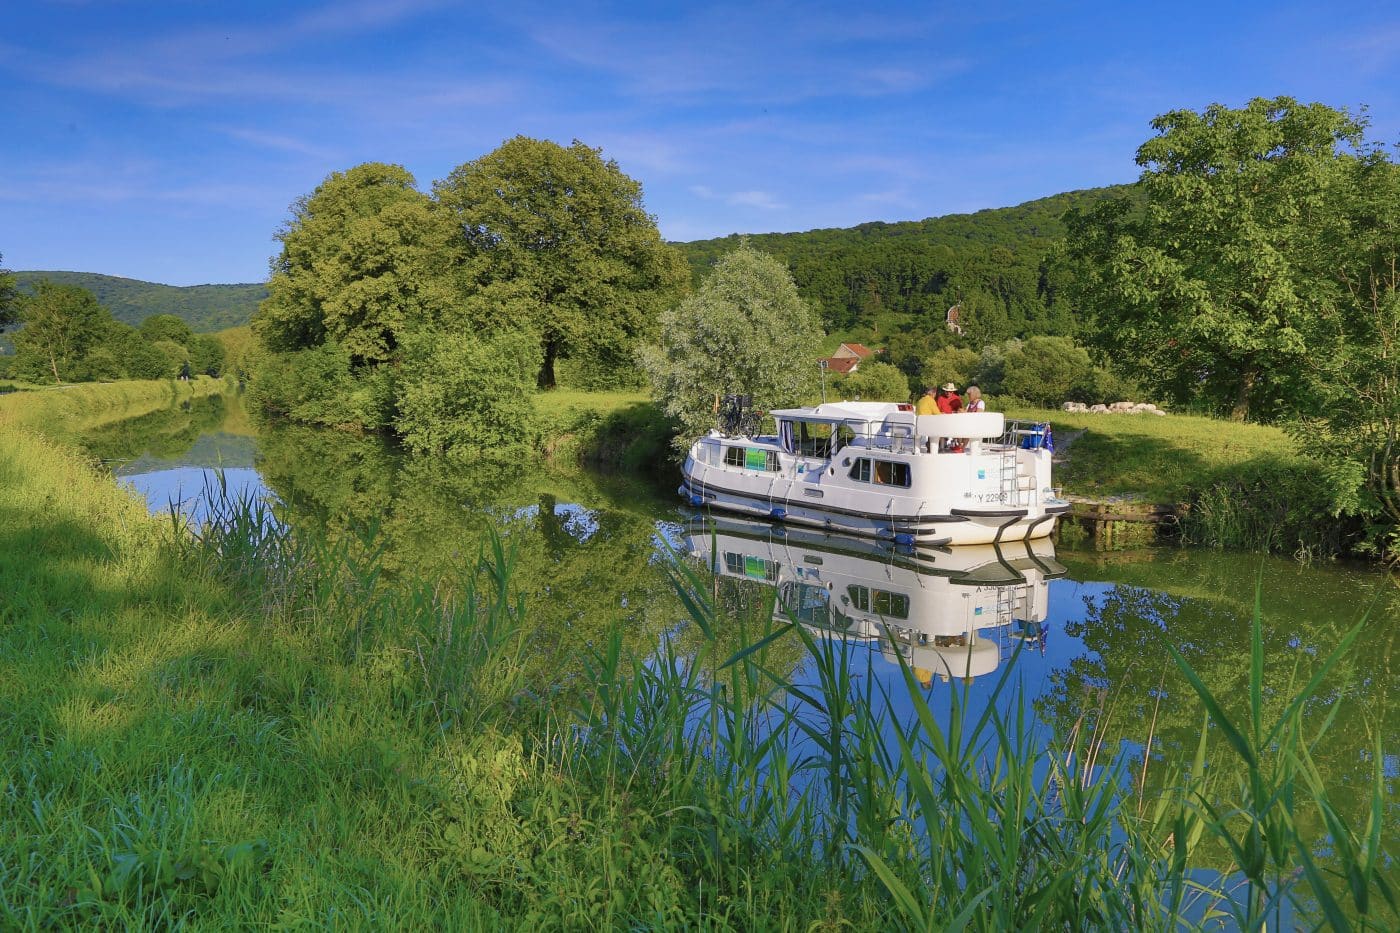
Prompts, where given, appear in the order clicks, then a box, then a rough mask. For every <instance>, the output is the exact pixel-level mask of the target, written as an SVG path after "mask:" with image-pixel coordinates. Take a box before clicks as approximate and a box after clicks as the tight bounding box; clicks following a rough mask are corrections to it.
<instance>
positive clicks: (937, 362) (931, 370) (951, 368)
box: [918, 347, 986, 390]
mask: <svg viewBox="0 0 1400 933" xmlns="http://www.w3.org/2000/svg"><path fill="white" fill-rule="evenodd" d="M980 362H981V355H979V354H978V353H977V351H976V350H972V349H969V348H967V347H944V348H943V349H941V350H939V351H937V352H936V353H934V354H933V355H932V356H930V357H928V358H927V359H926V360H925V361H924V367H923V370H922V371H921V373H920V380H921V381H922V383H923V384H922V385H921V386H919V387H918V388H919V389H920V390H922V389H926V388H928V387H929V386H941V385H943V383H945V382H952V383H954V384H956V385H957V386H959V387H961V386H966V385H971V384H972V383H973V382H976V381H977V379H978V378H979V377H980V372H979V370H980V368H981V367H980V366H979V364H980ZM978 385H979V386H981V387H982V388H984V389H985V388H986V386H985V385H984V384H982V383H978Z"/></svg>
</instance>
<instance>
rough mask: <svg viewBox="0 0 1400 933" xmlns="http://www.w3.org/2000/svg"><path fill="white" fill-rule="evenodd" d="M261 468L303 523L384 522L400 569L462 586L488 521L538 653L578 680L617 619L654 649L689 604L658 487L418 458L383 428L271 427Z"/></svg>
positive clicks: (383, 540) (339, 527)
mask: <svg viewBox="0 0 1400 933" xmlns="http://www.w3.org/2000/svg"><path fill="white" fill-rule="evenodd" d="M261 452H262V459H261V461H260V462H259V464H258V466H259V469H260V471H261V473H262V475H263V477H264V479H265V481H266V482H267V484H268V485H269V487H270V488H271V489H272V490H273V491H274V492H276V493H277V495H278V496H279V497H280V498H281V499H282V501H283V502H284V503H285V504H286V506H287V516H288V520H289V521H291V523H292V524H293V525H294V526H298V527H300V528H302V529H304V530H306V531H309V532H314V533H317V534H324V535H327V536H329V537H332V538H334V537H338V536H342V535H346V534H357V535H362V534H363V533H364V530H365V529H368V528H374V529H375V534H377V535H378V539H379V540H378V543H379V544H381V545H382V546H383V548H384V552H383V558H382V560H383V566H384V568H385V570H386V571H387V572H388V573H389V574H390V575H391V577H392V578H393V579H394V580H397V581H400V582H404V581H426V582H428V583H430V584H432V585H434V586H435V587H436V588H437V589H438V591H439V592H440V593H444V594H452V593H453V592H460V591H461V589H462V588H463V586H462V585H463V583H464V581H465V578H466V576H467V575H469V574H471V573H472V572H473V569H474V567H475V565H476V561H477V559H478V557H479V556H480V554H481V549H482V547H483V542H484V541H485V540H486V538H487V535H488V533H489V529H493V528H494V529H495V530H496V531H497V532H498V533H499V534H500V535H501V539H502V541H503V543H504V544H505V545H506V547H507V548H508V549H509V550H510V551H511V552H512V553H513V554H514V560H515V565H514V569H515V572H514V575H513V577H512V581H511V582H512V585H513V587H514V588H515V589H516V592H517V593H518V594H519V595H520V596H522V597H523V598H524V600H525V604H526V607H527V619H528V624H529V626H530V632H529V633H528V635H527V637H528V638H529V639H530V642H531V647H530V656H531V663H532V664H533V665H534V666H535V667H536V668H537V670H538V674H539V676H540V677H542V678H557V679H560V680H563V679H567V678H568V677H569V676H570V675H571V674H574V673H577V672H578V671H579V670H580V669H581V667H582V663H581V662H582V659H583V658H584V657H585V656H586V655H587V654H588V652H589V651H591V650H593V649H595V648H601V646H602V643H603V640H604V638H605V636H606V633H607V632H608V631H609V629H610V627H611V626H614V625H619V624H620V626H621V631H622V633H623V639H624V644H625V646H626V647H627V648H629V649H631V650H633V651H635V652H636V653H637V654H638V655H641V656H646V655H649V654H650V653H651V652H652V651H654V650H655V648H656V646H657V645H658V644H659V642H660V639H661V636H662V633H663V632H666V631H667V630H669V629H670V628H673V627H674V626H675V625H676V621H677V619H678V617H679V607H678V604H677V601H676V600H675V597H674V593H673V590H672V588H671V585H670V583H669V581H668V580H667V579H666V577H665V575H664V574H663V573H661V572H660V568H659V567H658V565H657V561H658V558H657V554H656V548H657V543H656V536H657V522H658V520H659V519H661V518H663V517H664V516H665V515H666V512H667V510H666V506H665V505H664V504H662V503H660V502H659V501H658V500H657V499H656V497H655V494H654V493H653V492H652V491H651V490H650V489H649V488H647V487H644V486H632V485H630V484H623V485H614V484H610V483H608V482H607V481H606V480H605V479H603V478H599V477H593V476H590V475H588V474H585V473H581V472H572V471H561V470H549V471H546V470H543V469H540V468H538V467H537V466H535V465H533V464H520V465H510V466H497V465H487V464H479V465H473V466H462V465H452V464H446V463H443V462H440V461H437V460H434V459H431V458H406V457H403V456H402V455H401V454H400V453H399V452H398V451H397V450H396V449H395V448H393V447H392V446H390V445H388V444H386V443H385V442H383V441H382V440H381V439H378V438H373V437H363V436H356V435H346V434H337V433H333V432H326V431H316V430H312V429H300V428H287V429H276V430H270V431H268V432H267V433H265V434H264V436H263V440H262V445H261Z"/></svg>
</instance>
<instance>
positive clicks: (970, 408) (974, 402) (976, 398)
mask: <svg viewBox="0 0 1400 933" xmlns="http://www.w3.org/2000/svg"><path fill="white" fill-rule="evenodd" d="M986 410H987V403H986V402H984V401H982V390H981V389H979V388H977V386H968V387H967V404H966V405H964V406H963V411H966V412H979V411H986Z"/></svg>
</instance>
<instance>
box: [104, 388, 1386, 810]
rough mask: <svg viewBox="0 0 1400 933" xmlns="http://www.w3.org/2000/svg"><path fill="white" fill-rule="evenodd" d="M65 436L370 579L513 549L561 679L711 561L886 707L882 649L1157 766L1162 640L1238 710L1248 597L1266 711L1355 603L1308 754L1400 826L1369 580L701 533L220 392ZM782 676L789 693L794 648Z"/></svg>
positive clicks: (660, 515) (137, 474)
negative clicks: (1150, 736) (349, 554)
mask: <svg viewBox="0 0 1400 933" xmlns="http://www.w3.org/2000/svg"><path fill="white" fill-rule="evenodd" d="M87 444H88V446H89V449H90V450H91V451H92V452H93V453H94V454H95V455H96V456H98V457H100V458H102V459H104V460H105V461H107V462H108V463H110V464H111V466H112V469H113V472H114V473H115V474H116V475H117V477H119V479H120V480H121V481H122V482H124V483H127V484H129V485H130V486H132V487H133V488H134V489H136V490H137V491H138V492H140V493H141V494H142V495H144V496H145V497H146V499H147V501H148V502H149V503H150V507H151V509H152V510H153V511H164V510H166V509H168V508H170V507H172V506H174V507H177V508H180V509H182V510H183V511H186V512H187V513H192V514H195V515H196V516H198V515H200V514H201V504H200V496H201V492H202V490H203V489H204V488H205V485H206V484H207V483H209V482H211V481H212V480H213V476H214V469H215V468H218V469H221V470H222V473H223V477H224V481H225V482H226V483H227V485H228V486H229V488H231V489H232V490H234V491H235V492H247V493H251V494H256V495H263V496H268V497H275V499H276V500H277V501H279V502H280V503H281V504H282V505H283V507H284V512H283V514H284V517H285V520H287V521H289V522H291V523H292V524H293V525H294V526H301V527H306V528H311V529H316V530H320V531H325V532H327V533H331V534H338V533H344V532H345V531H347V530H349V529H353V528H364V527H370V526H373V527H374V528H375V529H376V531H377V533H378V534H379V535H380V536H382V537H381V540H382V541H383V542H385V544H386V549H385V554H384V562H385V566H386V569H387V570H389V571H390V572H391V573H394V574H399V575H402V576H404V577H413V578H419V579H423V578H427V579H439V578H450V577H451V576H453V575H455V574H461V573H462V572H463V571H464V568H467V567H470V566H471V565H472V564H473V563H474V561H475V559H476V557H477V555H478V554H479V553H480V551H479V548H480V546H481V542H482V540H483V537H484V535H485V533H486V530H487V528H488V527H494V528H496V529H498V530H499V531H500V533H501V535H502V537H503V539H504V540H505V542H506V543H507V544H509V545H511V546H513V547H514V548H515V553H516V576H515V582H516V583H517V584H518V585H519V587H520V589H521V591H522V592H523V595H524V596H525V599H526V602H527V605H528V607H529V611H530V614H531V618H532V619H533V620H535V621H536V622H539V621H541V620H543V621H544V622H545V623H546V625H547V627H548V630H549V631H550V632H551V633H552V634H553V638H552V639H551V640H550V644H549V645H547V646H542V649H541V650H545V651H549V652H553V653H554V655H555V657H554V658H553V663H552V664H551V665H549V667H550V669H551V670H553V671H554V672H555V675H556V676H559V677H566V676H568V675H569V672H570V671H571V670H574V669H575V666H574V665H575V661H576V659H577V658H578V657H579V656H580V655H581V654H583V653H584V651H585V649H587V648H588V647H590V646H593V645H597V644H599V643H600V642H601V639H602V638H603V637H604V633H605V632H607V631H608V630H609V629H610V627H611V626H613V625H614V624H615V623H617V622H619V621H621V622H623V623H624V625H625V629H624V631H625V633H626V634H625V642H626V643H627V646H628V647H630V648H632V649H633V650H636V651H639V652H649V651H652V650H654V649H655V646H656V645H657V644H658V642H659V640H660V639H661V638H663V637H665V636H666V635H668V634H672V633H674V632H676V631H677V629H678V626H679V624H680V622H681V620H682V619H683V618H684V612H683V610H682V609H681V607H680V606H679V604H678V602H677V601H676V599H675V598H674V596H673V592H672V586H671V583H670V582H669V580H668V578H667V576H666V574H665V572H664V570H663V566H664V562H665V561H666V560H668V559H669V556H668V552H676V553H680V554H682V555H686V556H687V557H688V558H689V559H691V560H692V561H693V562H694V563H695V565H696V566H697V567H704V566H709V567H711V568H712V569H713V570H714V571H715V582H714V584H713V586H714V589H715V592H716V594H718V595H719V596H720V597H721V598H722V599H723V600H725V601H726V602H727V603H729V604H731V605H735V606H742V605H749V606H751V607H753V606H758V607H766V606H768V605H769V604H770V602H771V597H772V594H773V593H774V592H776V593H777V594H778V595H779V597H780V601H781V604H782V605H783V606H785V607H787V609H788V610H789V611H791V612H792V613H794V614H795V615H796V616H797V617H798V619H799V621H801V622H802V623H803V624H805V625H808V626H809V627H810V628H811V629H812V630H813V631H814V632H817V633H819V634H822V635H823V636H839V637H844V638H847V639H854V640H857V641H858V642H860V643H862V644H864V645H866V646H868V648H869V652H868V663H864V664H862V665H858V676H861V677H872V678H876V679H878V680H879V681H880V682H881V683H882V684H883V685H885V686H886V687H888V688H890V689H889V691H888V692H889V695H890V696H893V697H896V698H897V697H900V696H902V695H904V691H903V688H902V685H901V683H902V681H901V674H900V670H899V666H898V664H897V661H896V660H895V656H894V652H895V651H896V650H899V651H901V652H902V653H904V654H905V656H906V657H907V658H908V659H909V661H910V664H911V666H912V667H913V668H914V669H915V671H916V673H917V674H918V676H919V678H920V680H921V681H922V682H923V683H924V686H925V689H926V690H927V691H929V692H930V696H931V698H932V699H933V700H934V702H935V704H936V705H937V706H938V707H939V708H941V709H944V710H946V709H947V706H948V700H949V699H950V698H949V696H948V692H949V691H950V690H951V689H959V690H965V691H966V695H967V700H968V704H969V705H970V706H971V707H972V708H973V710H974V711H976V710H977V709H980V708H981V707H982V706H984V705H985V704H986V703H987V702H989V698H990V696H991V691H992V688H993V687H994V686H995V684H996V682H997V680H998V677H999V674H1001V673H1002V672H1004V671H1006V670H1007V669H1008V668H1010V670H1011V674H1012V676H1013V678H1014V680H1015V682H1016V683H1017V684H1019V685H1020V687H1021V688H1022V690H1023V691H1024V693H1025V694H1026V696H1028V697H1029V698H1030V699H1031V700H1032V701H1033V702H1034V705H1035V709H1036V711H1037V714H1038V719H1039V722H1040V725H1039V728H1040V729H1041V730H1042V732H1043V734H1046V735H1048V734H1049V731H1050V730H1051V728H1053V726H1054V725H1055V724H1056V723H1059V724H1067V723H1072V722H1075V721H1076V720H1078V719H1079V718H1080V717H1084V718H1085V721H1086V723H1089V724H1097V728H1099V729H1100V730H1101V731H1102V733H1103V735H1104V737H1105V747H1106V749H1108V750H1110V751H1111V750H1113V749H1115V748H1122V749H1124V750H1125V751H1126V752H1127V753H1128V754H1129V755H1130V756H1140V755H1141V754H1142V746H1143V744H1144V742H1145V740H1146V738H1147V724H1148V723H1149V722H1150V721H1155V724H1156V725H1155V730H1154V735H1155V739H1154V742H1153V746H1152V749H1151V754H1152V755H1153V757H1154V759H1158V760H1160V759H1164V758H1166V759H1175V760H1179V761H1189V760H1190V756H1191V754H1192V753H1193V752H1194V750H1195V747H1196V743H1197V740H1198V737H1199V734H1200V724H1201V718H1200V706H1199V703H1198V701H1197V699H1196V697H1195V695H1194V694H1193V693H1192V692H1191V690H1190V688H1189V687H1188V685H1187V684H1186V683H1185V681H1184V679H1183V678H1182V677H1181V676H1180V675H1179V673H1178V672H1177V671H1176V669H1175V667H1174V665H1173V664H1172V663H1171V660H1170V658H1169V656H1168V655H1167V654H1166V652H1165V651H1164V650H1163V646H1162V640H1163V636H1164V635H1165V638H1167V639H1170V640H1171V641H1172V642H1173V643H1174V644H1175V645H1176V646H1177V647H1178V649H1179V650H1181V651H1182V653H1183V654H1184V655H1185V656H1186V657H1187V658H1188V660H1190V662H1191V663H1192V664H1193V665H1194V667H1195V669H1196V671H1197V672H1198V673H1199V674H1200V675H1201V677H1202V678H1203V679H1204V681H1205V682H1206V684H1207V685H1208V686H1209V687H1210V688H1211V690H1212V691H1213V692H1214V694H1215V696H1216V697H1218V698H1220V699H1221V700H1222V702H1223V703H1224V705H1225V706H1226V708H1227V710H1228V711H1229V712H1231V713H1233V714H1235V715H1236V716H1237V717H1238V716H1242V713H1243V710H1244V707H1245V703H1246V702H1247V696H1248V689H1247V686H1248V677H1249V674H1248V650H1249V648H1248V646H1249V627H1250V619H1251V616H1252V612H1253V608H1254V603H1255V592H1256V584H1258V586H1259V591H1260V593H1261V594H1262V617H1263V621H1264V651H1265V672H1266V678H1267V679H1268V681H1269V684H1268V686H1269V688H1270V689H1269V695H1268V700H1267V701H1266V702H1267V703H1268V704H1269V705H1270V707H1271V709H1275V710H1277V709H1282V707H1283V705H1284V704H1285V703H1286V700H1287V698H1288V690H1289V685H1290V684H1291V683H1302V682H1304V681H1305V680H1306V679H1307V675H1308V674H1309V672H1310V670H1311V669H1312V668H1313V666H1314V665H1316V664H1318V663H1319V662H1320V660H1321V659H1322V658H1323V657H1325V656H1326V655H1327V654H1328V652H1330V650H1331V649H1332V647H1333V646H1334V645H1335V643H1336V642H1337V640H1338V639H1339V638H1340V637H1341V636H1342V634H1343V633H1345V632H1346V631H1347V630H1349V629H1350V628H1351V627H1352V626H1353V625H1355V624H1356V623H1357V621H1358V620H1359V619H1360V618H1361V617H1362V615H1363V614H1365V613H1367V612H1368V611H1369V618H1368V621H1367V622H1366V623H1365V627H1364V629H1363V631H1362V633H1361V636H1360V639H1359V641H1358V643H1357V646H1356V650H1355V651H1353V652H1352V653H1351V655H1350V656H1349V657H1348V658H1347V659H1345V660H1344V661H1343V662H1342V663H1341V664H1340V665H1339V666H1338V668H1337V669H1336V670H1335V671H1334V673H1333V674H1332V675H1331V676H1330V678H1329V681H1328V683H1327V684H1326V685H1325V686H1324V688H1323V689H1322V690H1321V691H1320V692H1319V693H1318V695H1317V697H1316V698H1315V700H1314V703H1313V705H1314V707H1316V709H1315V710H1314V711H1313V713H1314V714H1315V715H1317V716H1319V717H1320V716H1321V715H1323V714H1325V713H1327V712H1329V711H1330V710H1331V708H1332V707H1333V706H1334V705H1335V704H1341V710H1340V712H1339V714H1338V716H1337V719H1336V721H1335V723H1334V725H1333V726H1332V728H1331V730H1330V731H1329V732H1328V733H1327V734H1326V736H1325V737H1324V739H1323V740H1322V742H1321V744H1320V745H1319V746H1318V748H1317V749H1316V753H1315V754H1316V758H1317V761H1318V763H1319V764H1320V766H1321V767H1322V768H1323V769H1324V771H1325V772H1326V774H1327V777H1328V783H1329V787H1330V788H1331V789H1332V790H1333V792H1334V793H1335V794H1336V795H1338V797H1339V798H1341V801H1342V802H1343V804H1344V805H1347V807H1348V809H1353V808H1359V807H1360V805H1361V801H1360V799H1359V798H1357V799H1353V800H1348V799H1347V797H1346V795H1347V794H1348V793H1353V790H1352V789H1354V788H1364V787H1365V786H1366V784H1367V781H1368V780H1369V776H1370V774H1371V772H1372V769H1373V767H1374V761H1373V758H1372V755H1373V752H1372V749H1374V748H1375V746H1376V739H1377V737H1379V738H1380V741H1381V746H1382V747H1383V748H1385V749H1386V750H1387V751H1388V752H1389V754H1388V756H1387V758H1386V760H1385V761H1384V762H1383V770H1384V773H1385V775H1386V777H1387V780H1388V811H1389V812H1388V816H1389V817H1390V819H1389V821H1388V822H1389V825H1390V826H1392V827H1394V826H1400V756H1397V751H1400V709H1397V708H1396V706H1397V694H1400V668H1398V666H1397V665H1400V653H1397V644H1396V642H1397V631H1400V625H1397V621H1400V591H1397V588H1396V587H1395V586H1394V584H1393V583H1391V582H1389V581H1387V579H1386V578H1385V577H1384V576H1383V575H1382V574H1380V573H1378V572H1376V571H1375V570H1374V569H1371V568H1365V567H1341V566H1334V565H1324V566H1311V567H1310V566H1303V565H1300V564H1297V563H1295V562H1292V561H1288V560H1283V559H1277V558H1261V557H1259V556H1257V555H1237V554H1229V553H1222V552H1218V551H1192V550H1185V549H1178V548H1166V547H1163V548H1157V549H1152V550H1145V551H1136V552H1131V553H1116V554H1099V553H1094V552H1089V551H1073V550H1068V549H1065V548H1059V549H1057V548H1056V547H1055V545H1053V544H1051V543H1050V542H1048V541H1047V542H1043V543H1040V544H1036V545H1035V546H1034V547H1027V546H1025V545H1013V546H1008V547H1004V548H1002V549H1000V550H998V549H994V548H991V547H986V548H967V549H952V550H942V551H927V552H925V551H920V552H910V551H895V550H892V549H888V548H884V547H880V546H877V545H874V544H872V543H871V542H866V541H862V540H859V539H844V538H835V537H831V536H822V535H815V534H807V533H800V532H795V531H789V532H787V533H783V532H782V531H781V530H780V529H774V528H773V527H772V526H770V525H767V524H755V523H747V522H743V521H736V520H731V519H719V520H705V519H703V518H700V517H698V516H695V515H694V514H691V513H689V512H687V511H685V510H683V508H682V506H681V503H680V501H679V499H678V497H676V496H675V494H674V482H671V483H665V484H660V485H658V484H657V483H656V482H650V481H645V480H640V479H629V478H626V477H621V478H619V477H615V476H603V475H599V474H595V473H589V472H585V471H578V470H568V471H557V470H544V469H542V468H540V467H538V466H537V465H534V464H529V463H521V464H520V465H518V466H516V467H512V468H508V469H491V470H486V469H481V468H477V469H472V468H462V467H450V466H443V465H441V464H437V463H432V462H427V461H422V460H408V459H405V458H404V457H402V456H401V455H400V454H399V453H398V452H397V451H396V450H394V449H393V448H392V447H391V446H389V445H387V444H385V443H384V442H383V441H381V440H378V439H373V438H362V437H355V436H350V435H346V434H341V433H336V432H326V431H316V430H310V429H300V428H279V429H275V430H263V431H259V430H258V429H256V428H255V427H254V426H253V425H252V424H251V423H250V422H249V420H248V419H247V417H246V415H245V414H244V412H243V411H242V409H241V407H240V406H239V404H238V402H237V400H236V399H233V398H212V399H206V400H199V401H195V402H193V403H189V404H187V405H184V406H181V407H177V408H173V409H170V410H168V411H162V412H157V413H154V414H151V415H148V416H145V417H142V418H138V419H133V420H131V421H127V422H122V423H119V424H116V425H113V426H109V427H107V428H105V429H103V430H101V431H99V432H97V433H94V434H93V435H92V436H91V437H89V438H88V439H87ZM880 619H883V620H885V621H886V622H888V623H892V629H891V631H892V633H893V634H894V635H895V636H896V637H895V639H894V643H891V640H890V639H889V638H884V637H881V636H882V634H883V630H882V629H881V628H880V626H879V624H878V620H880ZM794 642H795V640H794ZM896 646H897V647H896ZM791 664H792V667H791V670H793V671H794V677H795V679H796V680H798V681H801V680H802V679H803V677H804V676H806V672H805V671H804V670H803V659H802V655H801V652H800V650H794V652H793V656H792V659H791ZM894 702H895V703H896V704H898V702H899V701H898V700H897V699H896V700H895V701H894ZM897 712H903V710H897ZM1139 760H1140V759H1139ZM1223 766H1228V764H1226V765H1223ZM1133 770H1134V772H1136V766H1134V769H1133ZM1158 770H1163V769H1158ZM1357 812H1359V810H1358V811H1357Z"/></svg>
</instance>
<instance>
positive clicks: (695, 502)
mask: <svg viewBox="0 0 1400 933" xmlns="http://www.w3.org/2000/svg"><path fill="white" fill-rule="evenodd" d="M690 504H691V505H692V506H694V507H696V508H699V507H700V506H702V505H704V504H705V497H704V496H697V495H695V494H694V493H692V494H691V496H690Z"/></svg>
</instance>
